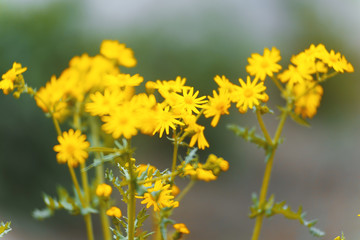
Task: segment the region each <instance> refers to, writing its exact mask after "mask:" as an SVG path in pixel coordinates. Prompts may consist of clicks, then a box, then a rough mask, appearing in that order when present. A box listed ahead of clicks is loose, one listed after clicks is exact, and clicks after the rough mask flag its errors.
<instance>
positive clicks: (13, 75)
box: [0, 62, 27, 94]
mask: <svg viewBox="0 0 360 240" xmlns="http://www.w3.org/2000/svg"><path fill="white" fill-rule="evenodd" d="M26 70H27V68H26V67H24V68H23V67H22V66H21V64H20V63H17V62H14V63H13V66H12V68H11V69H10V70H8V71H7V72H6V73H4V74H3V75H2V77H1V78H2V80H1V81H0V89H1V90H3V93H4V94H9V92H11V91H12V90H13V89H14V84H15V82H16V80H17V79H18V77H19V76H20V75H21V74H22V73H24V72H25V71H26Z"/></svg>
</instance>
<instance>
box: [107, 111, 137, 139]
mask: <svg viewBox="0 0 360 240" xmlns="http://www.w3.org/2000/svg"><path fill="white" fill-rule="evenodd" d="M134 114H135V111H134V109H133V108H132V106H131V105H130V104H124V105H121V106H119V107H117V108H116V111H114V112H113V113H111V114H110V115H109V116H103V117H102V118H101V120H102V121H103V122H104V123H105V124H104V125H102V129H103V130H104V131H105V132H106V133H109V134H112V136H113V138H114V139H118V138H119V137H121V136H124V137H125V138H127V139H130V138H131V137H133V136H135V135H136V134H137V128H138V121H137V118H136V115H134Z"/></svg>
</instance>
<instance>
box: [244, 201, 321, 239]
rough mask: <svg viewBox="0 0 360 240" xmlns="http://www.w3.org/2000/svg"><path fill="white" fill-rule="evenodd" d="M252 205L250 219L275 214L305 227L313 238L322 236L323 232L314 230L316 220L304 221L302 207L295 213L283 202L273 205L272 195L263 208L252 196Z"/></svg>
mask: <svg viewBox="0 0 360 240" xmlns="http://www.w3.org/2000/svg"><path fill="white" fill-rule="evenodd" d="M252 201H253V205H252V206H251V207H250V214H249V217H250V218H255V217H257V216H259V215H262V214H264V216H265V217H271V216H274V215H276V214H280V215H283V216H284V217H286V218H288V219H293V220H298V221H299V222H300V223H301V224H302V225H304V226H306V227H307V228H308V229H309V231H310V233H311V234H312V235H313V236H315V237H322V236H324V232H323V231H321V230H319V229H317V228H315V227H314V225H315V224H316V222H317V220H312V221H307V220H305V219H304V217H305V213H304V212H302V207H301V206H300V207H299V208H298V210H297V211H296V212H295V211H293V210H291V208H290V207H289V206H288V205H286V202H285V201H282V202H278V203H275V200H274V195H271V196H270V198H269V200H267V201H266V202H265V203H264V206H259V202H258V199H257V197H256V195H254V194H253V197H252Z"/></svg>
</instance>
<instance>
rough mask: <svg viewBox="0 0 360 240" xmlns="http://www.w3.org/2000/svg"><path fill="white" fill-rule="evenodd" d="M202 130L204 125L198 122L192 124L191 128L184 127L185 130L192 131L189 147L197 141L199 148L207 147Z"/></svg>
mask: <svg viewBox="0 0 360 240" xmlns="http://www.w3.org/2000/svg"><path fill="white" fill-rule="evenodd" d="M204 130H205V127H203V126H201V125H198V124H196V125H194V126H193V127H191V128H187V129H186V131H189V132H193V133H194V134H193V135H192V137H191V139H190V143H189V147H193V146H194V145H195V143H196V142H197V143H198V148H199V149H202V150H203V149H205V148H206V147H209V143H208V141H207V140H206V138H205V135H204Z"/></svg>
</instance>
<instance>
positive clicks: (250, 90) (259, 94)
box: [236, 76, 269, 113]
mask: <svg viewBox="0 0 360 240" xmlns="http://www.w3.org/2000/svg"><path fill="white" fill-rule="evenodd" d="M239 82H240V85H241V86H240V88H239V90H238V100H237V104H236V107H237V108H239V111H240V112H241V113H246V112H247V110H248V108H250V109H252V108H253V107H254V106H258V105H259V104H260V102H259V100H261V101H263V102H266V101H267V100H268V99H269V97H268V95H267V94H266V93H264V91H265V89H266V87H265V86H264V82H260V83H259V84H257V82H258V80H257V79H254V81H252V82H251V80H250V77H249V76H248V77H247V79H246V83H245V82H244V81H243V80H242V79H241V78H239Z"/></svg>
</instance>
